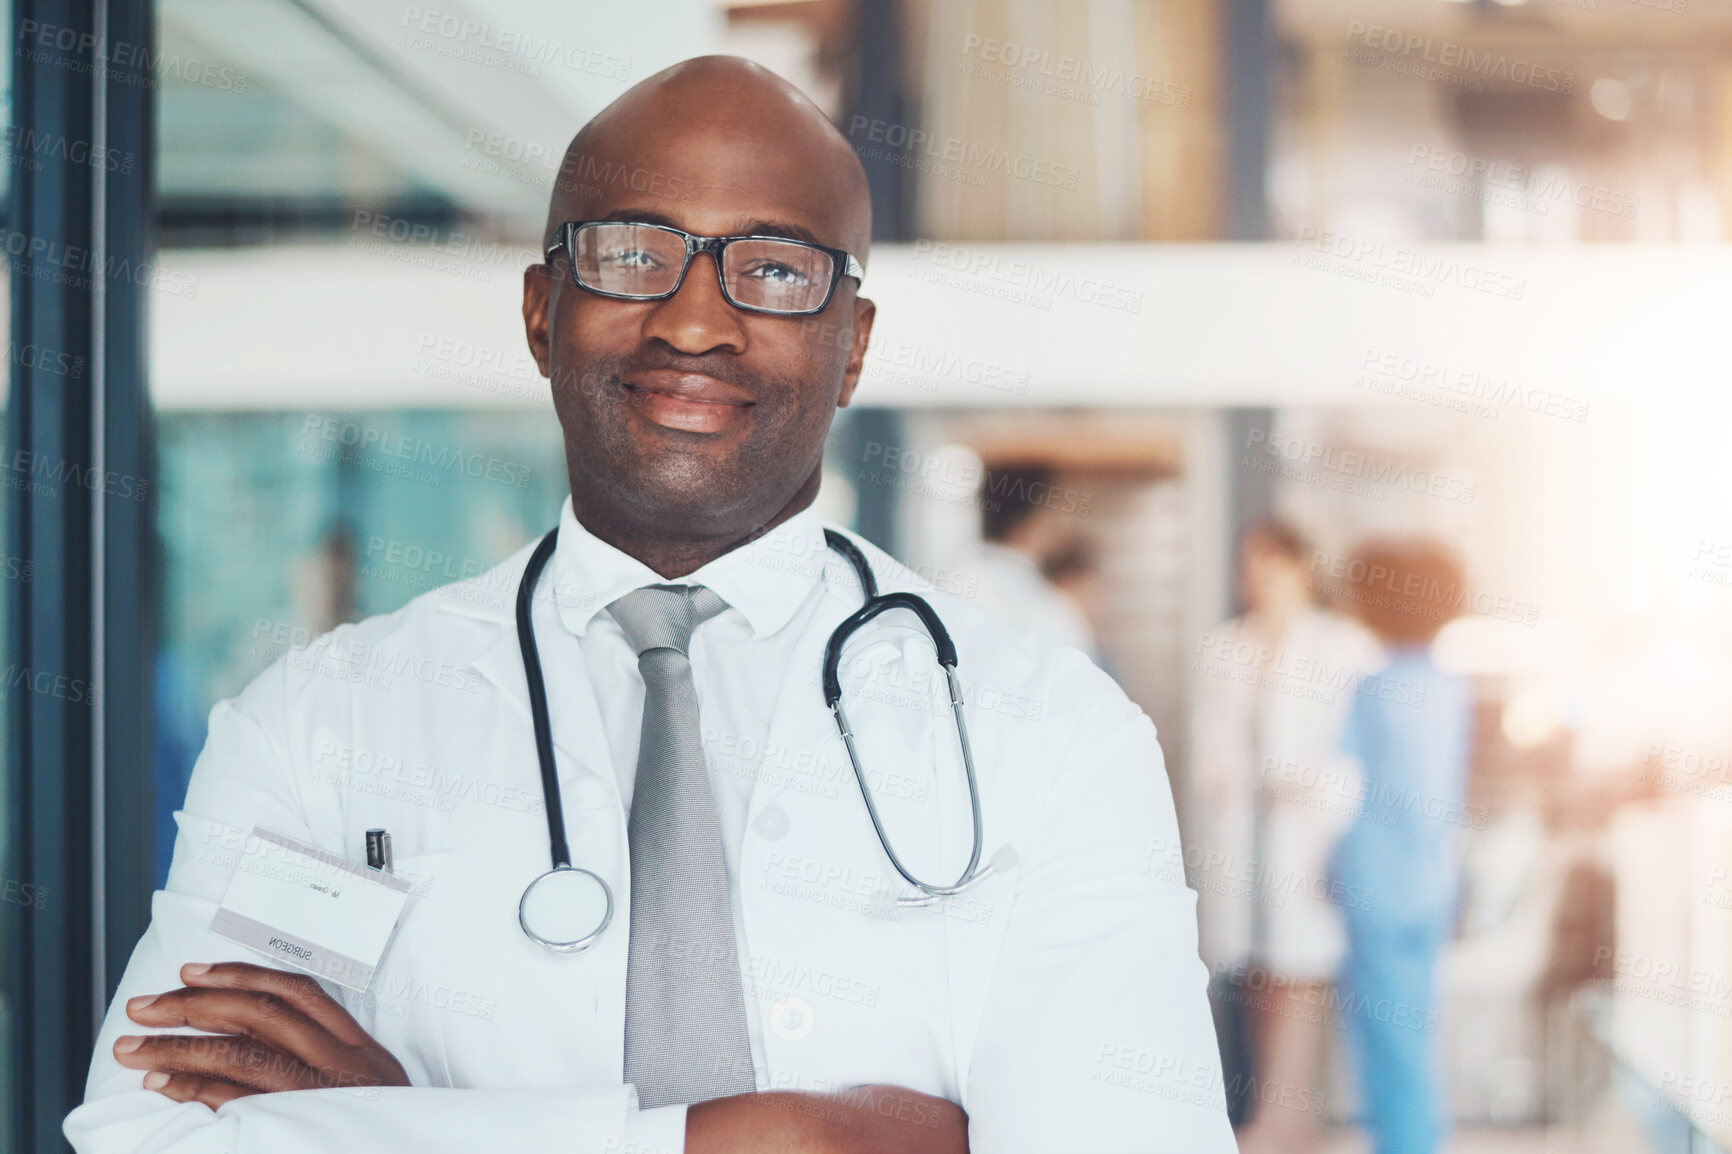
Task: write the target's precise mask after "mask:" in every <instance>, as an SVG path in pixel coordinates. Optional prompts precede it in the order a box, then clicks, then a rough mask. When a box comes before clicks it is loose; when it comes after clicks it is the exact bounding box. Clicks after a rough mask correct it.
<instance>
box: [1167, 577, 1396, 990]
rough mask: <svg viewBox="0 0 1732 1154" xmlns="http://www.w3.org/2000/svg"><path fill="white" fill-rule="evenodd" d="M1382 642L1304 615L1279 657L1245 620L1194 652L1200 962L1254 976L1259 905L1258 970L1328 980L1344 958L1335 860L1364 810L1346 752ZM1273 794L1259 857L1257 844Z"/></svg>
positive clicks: (1335, 619)
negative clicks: (1351, 721) (1332, 868)
mask: <svg viewBox="0 0 1732 1154" xmlns="http://www.w3.org/2000/svg"><path fill="white" fill-rule="evenodd" d="M1381 652H1382V651H1381V649H1380V648H1379V646H1378V644H1377V641H1376V639H1375V638H1373V637H1372V636H1371V634H1370V633H1369V632H1367V631H1366V630H1365V629H1364V628H1362V627H1361V626H1359V625H1358V624H1356V623H1354V622H1353V621H1351V620H1349V619H1348V618H1345V617H1342V616H1341V615H1339V614H1337V613H1332V612H1328V611H1325V610H1320V609H1313V610H1308V611H1307V612H1305V613H1302V614H1300V615H1299V616H1298V617H1297V618H1296V619H1295V620H1294V621H1293V623H1292V624H1291V625H1290V626H1289V627H1288V629H1287V632H1286V634H1285V635H1284V636H1283V637H1282V638H1281V641H1280V643H1279V644H1278V645H1275V646H1270V645H1268V644H1267V643H1266V642H1264V641H1263V640H1262V638H1261V637H1260V636H1259V635H1258V634H1257V633H1255V632H1254V631H1252V630H1251V629H1250V628H1249V627H1248V626H1247V625H1246V623H1245V621H1244V619H1242V618H1234V619H1233V620H1231V621H1227V622H1223V623H1222V624H1221V625H1219V626H1217V627H1216V628H1215V629H1214V630H1213V631H1211V632H1210V633H1209V634H1207V635H1206V636H1205V637H1204V639H1203V643H1202V644H1201V645H1199V646H1198V648H1197V652H1196V655H1195V658H1196V659H1195V662H1194V665H1193V668H1192V673H1193V675H1194V677H1193V686H1194V696H1193V701H1194V703H1195V704H1194V712H1193V722H1192V732H1193V738H1192V748H1193V755H1192V764H1193V767H1194V778H1195V781H1194V820H1193V821H1192V822H1191V837H1190V841H1189V842H1188V843H1187V845H1186V848H1185V860H1186V864H1187V865H1188V866H1189V867H1190V869H1191V874H1192V880H1193V882H1194V883H1195V884H1196V886H1197V888H1198V894H1199V896H1198V902H1199V918H1200V921H1201V949H1202V956H1203V958H1204V960H1205V961H1206V962H1208V964H1209V965H1210V966H1211V967H1212V968H1213V969H1215V970H1216V971H1217V972H1230V971H1231V970H1232V969H1233V968H1234V967H1238V966H1242V965H1244V964H1246V963H1247V962H1248V961H1249V960H1250V957H1251V954H1252V951H1253V945H1254V943H1253V929H1254V918H1255V916H1256V913H1257V906H1258V904H1259V903H1260V904H1261V905H1262V907H1263V908H1262V910H1261V913H1262V915H1263V918H1264V923H1263V924H1264V927H1265V930H1266V934H1267V937H1266V940H1265V941H1264V943H1263V947H1264V951H1265V953H1264V957H1263V959H1262V960H1263V961H1264V963H1266V964H1267V965H1268V967H1269V968H1270V969H1271V970H1273V971H1274V972H1276V973H1278V974H1282V975H1284V976H1286V977H1290V978H1294V979H1298V980H1304V981H1328V980H1330V979H1332V978H1333V977H1334V976H1335V973H1336V971H1337V970H1338V969H1339V968H1340V965H1341V962H1342V960H1343V958H1344V957H1345V956H1346V950H1347V937H1346V930H1345V928H1344V926H1343V925H1342V921H1341V911H1340V909H1339V908H1338V906H1337V904H1336V903H1335V900H1334V894H1333V891H1332V885H1331V879H1330V878H1329V876H1328V860H1329V855H1330V853H1331V851H1332V850H1333V849H1334V847H1335V844H1336V842H1337V840H1339V838H1340V837H1341V835H1342V833H1343V832H1344V831H1345V830H1346V828H1347V826H1348V824H1349V823H1350V822H1352V821H1353V819H1354V817H1355V816H1356V815H1357V814H1358V812H1359V808H1360V798H1359V781H1360V778H1359V773H1358V767H1357V763H1356V762H1354V760H1353V759H1352V758H1350V757H1348V756H1347V755H1346V754H1345V753H1343V751H1342V748H1341V732H1342V727H1343V726H1344V725H1345V724H1346V720H1347V714H1348V710H1349V708H1350V706H1351V705H1352V703H1353V695H1354V693H1355V691H1356V690H1357V687H1358V684H1359V679H1360V677H1361V676H1362V675H1363V674H1364V673H1365V672H1367V671H1368V670H1370V669H1372V668H1373V667H1375V665H1376V663H1377V661H1378V660H1379V658H1380V656H1381ZM1259 789H1262V790H1263V791H1264V803H1265V805H1266V807H1267V808H1266V811H1265V812H1266V815H1267V817H1266V825H1265V827H1264V831H1263V836H1264V844H1263V845H1262V846H1261V847H1258V846H1257V845H1255V844H1254V824H1255V821H1254V819H1255V813H1254V805H1255V803H1256V797H1257V792H1258V790H1259Z"/></svg>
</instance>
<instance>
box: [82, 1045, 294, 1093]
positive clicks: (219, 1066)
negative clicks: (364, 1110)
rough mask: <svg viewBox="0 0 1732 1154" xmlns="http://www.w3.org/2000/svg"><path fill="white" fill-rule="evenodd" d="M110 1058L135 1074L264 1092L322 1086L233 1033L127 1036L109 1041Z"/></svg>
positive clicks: (271, 1052) (282, 1057)
mask: <svg viewBox="0 0 1732 1154" xmlns="http://www.w3.org/2000/svg"><path fill="white" fill-rule="evenodd" d="M114 1057H115V1060H116V1061H118V1062H119V1063H120V1064H121V1065H122V1066H126V1067H129V1068H130V1069H134V1070H149V1071H152V1072H154V1073H163V1074H169V1075H171V1076H178V1075H183V1074H186V1075H195V1076H197V1077H200V1078H207V1079H213V1080H217V1081H223V1082H227V1083H229V1084H230V1085H233V1086H240V1087H244V1088H246V1089H249V1090H256V1091H262V1092H265V1093H275V1092H278V1091H282V1090H312V1089H317V1088H319V1087H320V1085H321V1079H320V1076H319V1075H318V1074H317V1073H316V1072H315V1071H313V1070H312V1069H310V1068H308V1066H307V1065H306V1064H305V1063H304V1062H301V1061H300V1060H299V1059H297V1058H294V1057H291V1056H290V1055H288V1054H283V1053H279V1052H278V1051H276V1050H273V1049H271V1048H270V1047H269V1046H266V1045H264V1044H263V1043H261V1042H259V1041H258V1040H257V1039H254V1038H243V1037H235V1036H232V1035H216V1036H205V1035H192V1034H159V1035H156V1036H154V1037H149V1038H139V1037H126V1038H121V1039H119V1040H117V1041H116V1042H115V1043H114ZM171 1080H172V1077H171ZM327 1081H328V1079H327Z"/></svg>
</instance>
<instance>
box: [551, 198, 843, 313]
mask: <svg viewBox="0 0 1732 1154" xmlns="http://www.w3.org/2000/svg"><path fill="white" fill-rule="evenodd" d="M561 252H564V253H565V257H566V260H567V261H569V262H570V264H571V281H572V283H573V284H575V285H576V286H577V287H578V288H581V289H586V290H588V291H589V292H592V293H596V294H597V295H599V296H604V297H613V298H614V299H615V300H624V301H659V300H666V299H667V298H668V297H671V296H673V295H674V294H675V293H677V292H679V291H680V286H681V285H683V284H685V283H686V271H687V270H688V269H690V268H691V267H692V260H693V258H695V257H696V256H697V255H698V254H699V253H700V252H707V253H709V254H710V256H711V258H712V259H713V260H714V261H715V262H716V279H717V280H718V281H719V282H720V283H721V286H722V296H724V297H726V298H727V301H728V303H729V304H731V305H733V306H734V307H735V308H738V309H745V310H746V311H747V312H754V313H769V314H771V315H772V316H779V317H799V316H810V315H811V314H813V313H819V312H823V311H824V310H825V309H826V308H828V307H829V305H830V298H831V297H832V296H834V295H835V293H836V286H837V285H838V284H840V283H841V281H842V278H843V277H845V276H851V277H853V278H854V279H855V280H856V281H861V280H864V279H865V276H866V270H865V268H864V267H863V266H862V265H861V264H860V262H859V261H858V260H856V259H855V258H854V255H853V254H852V253H849V252H846V251H844V250H843V249H839V248H826V247H825V246H823V245H821V244H808V243H807V242H806V241H803V240H790V239H789V238H787V237H783V236H696V235H694V234H692V233H689V232H683V231H681V230H680V229H677V228H672V227H670V226H668V225H665V224H644V223H642V222H639V221H630V220H568V221H566V222H565V223H564V224H562V225H560V226H559V228H558V229H557V230H555V232H554V234H553V241H552V243H551V244H549V245H548V246H547V262H548V263H549V264H552V263H553V258H554V257H555V256H557V255H559V254H560V253H561Z"/></svg>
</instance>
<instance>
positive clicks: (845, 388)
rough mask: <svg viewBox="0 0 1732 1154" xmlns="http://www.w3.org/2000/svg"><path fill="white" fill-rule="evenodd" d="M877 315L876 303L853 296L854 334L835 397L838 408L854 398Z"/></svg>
mask: <svg viewBox="0 0 1732 1154" xmlns="http://www.w3.org/2000/svg"><path fill="white" fill-rule="evenodd" d="M877 315H878V306H877V305H875V304H873V303H872V302H871V301H869V300H867V299H866V298H865V297H855V298H854V335H853V337H852V339H851V340H850V341H849V345H848V367H847V368H846V369H845V370H844V371H843V373H842V394H841V395H840V396H839V397H837V398H836V407H837V408H838V409H846V408H847V407H848V402H849V401H850V400H852V399H853V398H854V387H855V386H856V385H858V384H859V383H860V370H861V369H863V368H865V366H866V346H867V345H868V344H870V343H871V341H872V321H873V319H874V318H875V317H877Z"/></svg>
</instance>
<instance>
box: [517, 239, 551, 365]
mask: <svg viewBox="0 0 1732 1154" xmlns="http://www.w3.org/2000/svg"><path fill="white" fill-rule="evenodd" d="M553 296H554V293H553V277H551V276H550V275H548V270H547V266H546V265H545V264H532V265H530V266H529V267H528V268H526V269H524V270H523V335H524V336H525V337H527V338H528V339H529V355H530V356H532V357H534V358H535V367H536V368H538V369H540V370H541V375H542V376H544V377H546V376H549V375H551V373H552V367H551V366H552V360H551V357H550V354H549V341H548V322H547V313H548V310H549V309H551V308H552V307H553V303H554V301H553Z"/></svg>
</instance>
